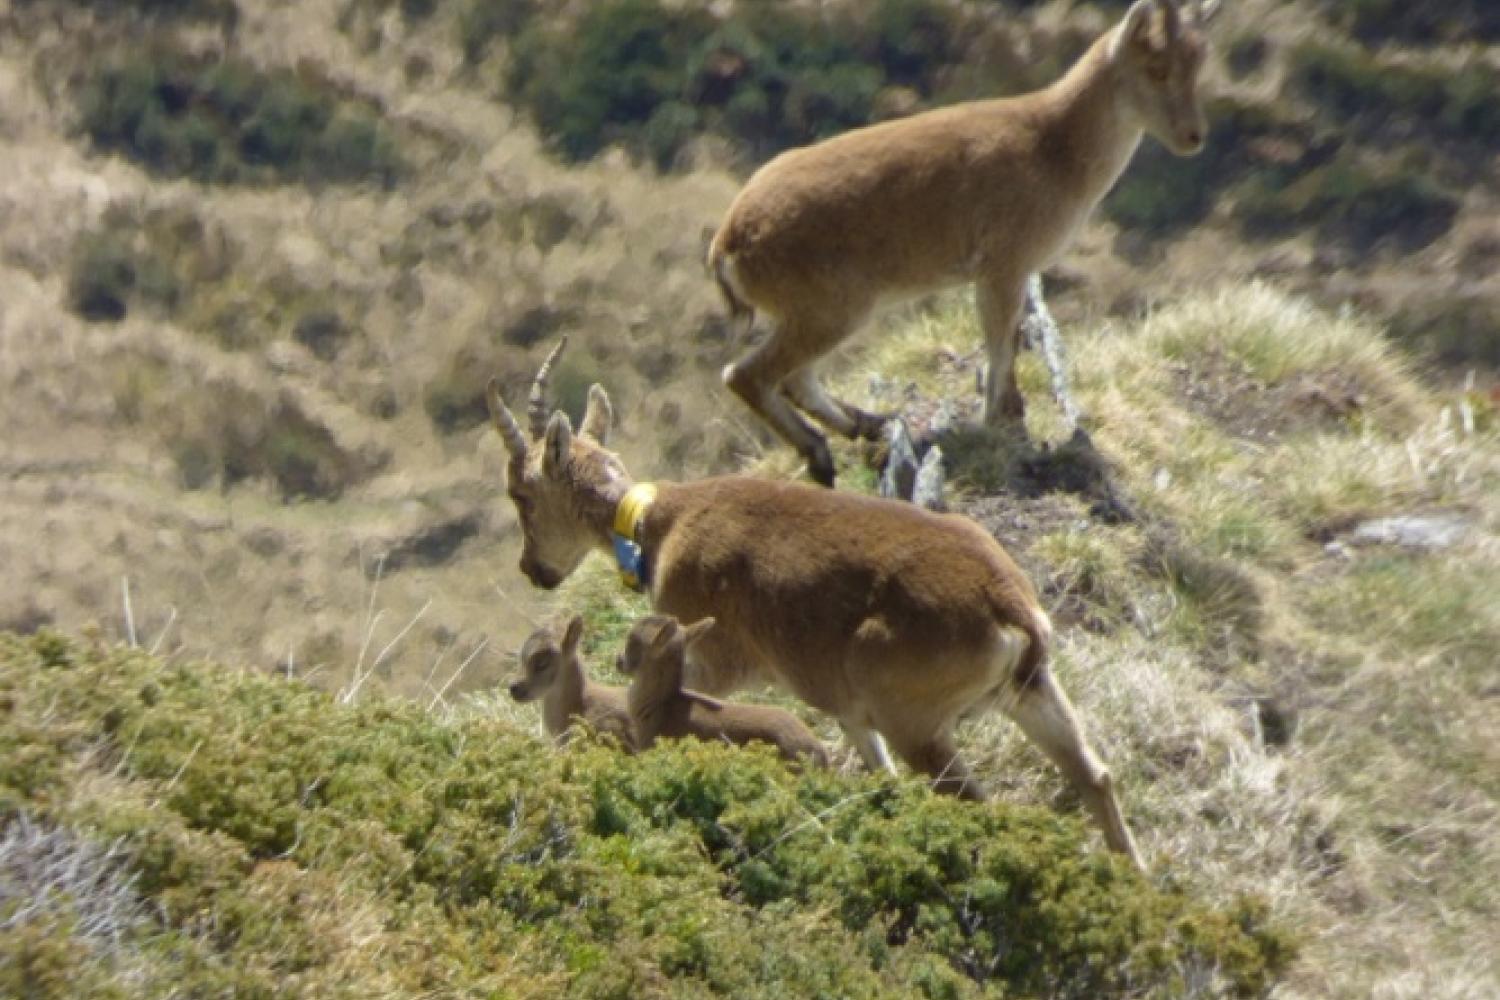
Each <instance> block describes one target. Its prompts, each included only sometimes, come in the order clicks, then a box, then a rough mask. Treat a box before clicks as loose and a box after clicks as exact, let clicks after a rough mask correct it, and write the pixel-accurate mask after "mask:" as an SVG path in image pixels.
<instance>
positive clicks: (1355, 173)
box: [1235, 155, 1459, 253]
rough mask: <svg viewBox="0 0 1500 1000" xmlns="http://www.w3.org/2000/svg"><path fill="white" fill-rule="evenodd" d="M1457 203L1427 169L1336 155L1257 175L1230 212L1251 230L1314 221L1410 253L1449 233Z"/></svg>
mask: <svg viewBox="0 0 1500 1000" xmlns="http://www.w3.org/2000/svg"><path fill="white" fill-rule="evenodd" d="M1458 208H1459V201H1458V199H1457V198H1456V197H1455V196H1453V195H1451V194H1449V193H1448V192H1447V191H1445V190H1444V189H1442V188H1441V187H1439V186H1438V185H1437V184H1436V183H1435V182H1434V181H1432V180H1430V179H1428V177H1427V176H1426V175H1425V174H1421V173H1412V172H1406V171H1402V170H1400V169H1390V168H1387V169H1372V168H1369V167H1366V166H1363V165H1362V164H1361V163H1359V162H1358V161H1357V160H1356V159H1355V158H1354V157H1353V156H1352V155H1341V156H1339V157H1337V158H1336V159H1334V160H1333V161H1332V162H1330V163H1327V164H1324V165H1322V166H1318V167H1314V168H1313V169H1311V170H1307V171H1305V172H1302V173H1300V174H1298V173H1293V172H1292V171H1290V170H1279V171H1265V172H1262V173H1259V174H1257V175H1256V176H1255V177H1254V178H1253V179H1252V180H1251V181H1250V182H1248V183H1247V184H1246V185H1244V186H1243V187H1242V188H1241V190H1240V192H1239V200H1238V202H1237V204H1236V209H1235V212H1236V215H1237V216H1238V218H1239V220H1240V222H1241V224H1242V225H1243V226H1244V228H1245V230H1246V232H1247V233H1248V234H1249V235H1251V236H1272V235H1281V234H1285V233H1287V232H1290V231H1291V230H1293V229H1295V228H1297V227H1301V226H1315V227H1316V228H1317V230H1318V232H1319V235H1320V236H1321V237H1322V238H1324V239H1327V240H1338V241H1344V242H1347V243H1349V244H1351V245H1352V246H1354V247H1356V248H1358V249H1360V250H1368V249H1371V248H1373V247H1374V246H1376V245H1377V244H1381V243H1389V244H1390V245H1392V246H1394V247H1395V248H1396V249H1397V250H1399V251H1401V252H1403V253H1411V252H1413V251H1416V250H1419V249H1421V248H1422V247H1425V246H1427V245H1428V244H1430V243H1432V242H1433V241H1434V240H1436V239H1437V238H1438V237H1440V236H1442V235H1443V234H1444V233H1446V232H1447V231H1448V230H1449V229H1450V228H1451V227H1452V225H1453V220H1454V218H1455V217H1456V216H1457V214H1458Z"/></svg>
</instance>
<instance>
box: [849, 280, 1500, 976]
mask: <svg viewBox="0 0 1500 1000" xmlns="http://www.w3.org/2000/svg"><path fill="white" fill-rule="evenodd" d="M971 317H972V313H971V312H970V311H969V310H968V308H967V306H966V304H965V303H963V302H962V301H961V300H960V301H956V302H953V303H941V304H939V305H938V306H937V307H936V308H935V309H934V310H933V311H931V312H928V313H923V314H919V315H917V316H916V317H915V318H913V319H911V320H910V321H909V322H908V323H907V324H906V325H905V326H904V327H902V328H900V329H898V330H896V331H895V332H894V333H893V335H892V336H889V337H887V338H885V339H884V340H882V341H880V342H878V343H877V344H875V345H872V347H871V348H870V350H869V351H868V353H866V354H865V355H863V356H862V357H860V358H859V359H858V362H859V364H860V368H858V369H856V370H855V371H854V372H852V373H850V374H848V375H845V376H843V377H842V379H841V383H840V384H841V388H842V389H843V390H844V391H847V392H850V393H851V394H852V395H855V396H856V397H859V398H861V399H866V400H868V399H875V398H878V394H879V392H881V391H889V389H888V385H889V384H890V383H894V384H896V385H898V386H906V385H911V386H914V387H915V389H914V393H913V395H914V396H920V395H922V394H926V393H940V394H945V395H953V394H955V393H956V394H958V395H959V396H960V397H962V396H963V395H965V394H968V395H972V394H973V392H974V390H973V382H972V374H971V373H955V371H954V366H953V363H952V358H953V356H955V355H957V356H960V357H961V356H963V355H965V354H966V353H968V352H971V351H973V350H974V349H975V348H976V347H977V339H978V338H977V331H976V330H975V328H974V326H973V322H972V318H971ZM1068 338H1069V343H1068V345H1067V347H1068V349H1069V355H1070V358H1071V359H1072V371H1071V377H1072V379H1073V382H1074V384H1075V385H1076V386H1077V389H1078V392H1079V396H1080V402H1081V403H1082V406H1083V409H1084V411H1085V413H1086V414H1087V415H1088V419H1089V423H1090V427H1091V429H1092V432H1093V436H1094V438H1095V440H1096V442H1098V444H1099V446H1100V448H1101V449H1102V450H1103V452H1104V454H1105V456H1106V457H1107V458H1108V459H1109V460H1110V461H1111V462H1112V463H1113V465H1114V468H1115V470H1116V474H1117V476H1118V478H1119V480H1120V482H1121V483H1122V484H1123V486H1124V488H1125V490H1126V492H1127V493H1128V494H1129V495H1130V496H1131V498H1132V499H1133V500H1134V502H1135V503H1136V504H1137V505H1138V507H1139V510H1140V512H1141V515H1142V517H1143V523H1142V524H1141V525H1140V526H1138V527H1131V526H1126V527H1108V526H1104V525H1100V524H1097V523H1091V522H1088V521H1087V520H1085V521H1083V522H1075V523H1064V524H1062V525H1061V526H1059V527H1056V528H1053V529H1051V530H1049V531H1047V532H1045V533H1043V534H1041V535H1040V536H1038V537H1035V538H1031V539H1028V540H1027V541H1026V551H1025V555H1024V561H1025V562H1026V563H1027V564H1028V565H1029V566H1030V567H1032V568H1033V571H1034V572H1035V573H1036V575H1037V579H1038V582H1039V583H1041V584H1043V585H1044V590H1045V591H1046V594H1047V600H1048V601H1049V602H1052V609H1053V611H1054V613H1055V614H1057V616H1058V617H1059V620H1062V621H1073V622H1078V623H1079V624H1078V625H1075V626H1070V627H1066V628H1064V630H1063V632H1062V634H1061V638H1060V641H1059V648H1058V652H1057V670H1058V673H1059V675H1060V677H1061V678H1062V680H1063V682H1064V684H1065V685H1066V687H1067V688H1068V690H1069V691H1070V692H1071V693H1072V695H1073V697H1074V699H1075V701H1076V702H1077V703H1078V705H1079V707H1080V710H1081V711H1082V712H1083V714H1084V716H1085V717H1086V719H1088V720H1089V725H1090V727H1091V730H1092V734H1093V738H1094V740H1095V742H1096V743H1097V745H1098V747H1099V749H1100V750H1101V752H1102V753H1103V754H1104V756H1105V757H1106V758H1107V759H1108V760H1109V761H1110V762H1111V763H1112V766H1113V768H1114V770H1115V772H1116V774H1117V775H1118V776H1119V777H1120V779H1121V782H1122V787H1123V789H1124V795H1125V801H1126V807H1127V811H1128V813H1129V814H1130V816H1131V817H1132V820H1133V822H1134V824H1135V826H1136V828H1137V833H1138V835H1139V836H1140V839H1141V843H1142V848H1143V851H1144V852H1145V854H1146V855H1147V857H1148V858H1151V859H1153V860H1152V863H1153V864H1154V866H1155V872H1156V876H1157V877H1158V878H1160V879H1164V880H1169V881H1174V882H1181V883H1184V884H1187V885H1190V886H1192V887H1193V889H1194V890H1195V891H1198V892H1203V893H1206V894H1208V895H1210V896H1219V895H1220V894H1233V893H1235V892H1243V891H1255V890H1258V891H1261V892H1263V893H1265V894H1266V896H1267V897H1268V898H1270V899H1271V900H1272V901H1273V904H1274V906H1275V907H1276V909H1277V911H1278V912H1280V913H1281V914H1283V915H1284V916H1286V917H1287V918H1288V919H1290V920H1292V921H1293V922H1294V923H1295V924H1296V925H1298V926H1299V927H1300V928H1301V929H1302V931H1303V932H1304V933H1305V934H1306V936H1307V938H1308V940H1309V941H1310V945H1309V948H1308V951H1307V953H1306V955H1305V956H1304V958H1303V960H1302V961H1301V962H1300V964H1299V965H1298V967H1297V969H1296V970H1295V972H1294V974H1293V976H1292V977H1291V979H1290V981H1289V982H1288V983H1286V984H1284V985H1283V986H1282V987H1281V988H1280V990H1279V992H1280V994H1281V995H1285V996H1288V997H1303V996H1306V997H1313V996H1335V997H1349V998H1355V997H1369V996H1380V997H1418V996H1435V997H1453V998H1457V997H1466V996H1475V995H1481V994H1487V993H1489V992H1492V991H1494V990H1496V989H1500V965H1497V964H1496V962H1495V960H1494V958H1493V957H1492V956H1488V953H1487V952H1485V951H1482V950H1476V948H1475V943H1476V942H1478V941H1480V940H1483V939H1485V937H1486V936H1487V934H1488V933H1489V929H1490V928H1492V927H1493V921H1494V915H1495V913H1496V912H1497V911H1500V883H1497V882H1496V879H1495V877H1494V873H1495V872H1496V871H1500V836H1497V834H1496V830H1497V829H1500V826H1497V820H1500V805H1497V796H1500V786H1497V784H1496V781H1495V778H1494V775H1495V774H1500V767H1497V764H1500V757H1497V752H1496V749H1495V743H1494V738H1493V734H1494V733H1495V732H1497V731H1500V705H1497V701H1496V689H1495V679H1494V662H1495V661H1494V650H1495V649H1497V648H1500V615H1497V611H1496V607H1497V605H1496V603H1495V601H1494V600H1493V595H1494V594H1495V593H1496V592H1497V588H1500V542H1497V538H1496V534H1495V532H1496V528H1497V525H1500V505H1497V501H1496V497H1497V496H1500V433H1497V430H1500V428H1497V427H1496V426H1495V424H1494V422H1493V421H1491V420H1489V419H1488V417H1487V416H1485V414H1484V412H1483V411H1482V409H1481V411H1480V412H1479V416H1478V417H1477V418H1475V419H1472V421H1471V422H1473V424H1474V427H1473V430H1467V429H1466V422H1465V417H1464V416H1463V414H1462V412H1461V411H1462V408H1463V406H1464V405H1466V400H1465V399H1464V398H1459V397H1455V396H1452V395H1446V394H1437V393H1434V392H1433V391H1432V390H1430V389H1428V388H1426V387H1424V386H1422V385H1421V384H1420V383H1418V382H1417V381H1416V380H1415V379H1414V378H1413V377H1412V375H1411V374H1410V372H1409V370H1408V368H1407V366H1406V364H1405V363H1404V362H1403V361H1402V359H1401V358H1400V357H1399V356H1398V355H1397V354H1396V353H1395V352H1394V351H1393V350H1392V349H1391V347H1390V346H1389V345H1388V344H1387V343H1386V342H1385V341H1384V339H1383V338H1382V336H1381V334H1380V331H1379V330H1378V328H1376V327H1375V326H1374V325H1373V324H1371V323H1369V322H1368V321H1365V320H1362V319H1360V318H1359V317H1357V316H1353V315H1348V314H1344V315H1330V314H1327V313H1324V312H1322V311H1319V310H1317V309H1314V308H1312V307H1310V306H1308V305H1307V304H1306V303H1305V302H1302V301H1300V300H1296V299H1292V298H1288V297H1287V296H1285V295H1284V294H1282V293H1279V292H1277V291H1275V290H1273V289H1271V288H1269V287H1265V286H1259V285H1253V286H1247V287H1241V288H1226V289H1223V290H1220V291H1217V292H1214V293H1211V294H1208V295H1204V296H1199V297H1193V298H1190V299H1187V300H1184V301H1183V302H1182V303H1180V304H1177V305H1173V306H1168V307H1164V308H1162V309H1160V310H1158V311H1156V312H1154V313H1153V314H1151V315H1150V316H1148V317H1147V318H1146V319H1145V320H1144V321H1142V322H1141V323H1139V324H1133V325H1128V326H1125V325H1112V326H1110V327H1107V328H1103V329H1099V330H1095V331H1092V332H1083V331H1078V332H1073V331H1070V332H1069V334H1068ZM865 365H868V366H869V368H870V369H872V370H875V371H878V372H881V373H882V374H883V375H884V376H885V378H886V380H887V383H886V384H885V385H882V384H878V383H877V384H876V385H875V387H874V389H873V390H872V389H871V388H870V380H869V378H868V377H864V376H862V375H861V374H859V372H861V371H863V370H864V366H865ZM1026 373H1027V370H1024V369H1023V374H1026ZM1027 382H1028V388H1027V391H1028V397H1029V398H1030V399H1031V400H1032V401H1033V404H1032V406H1031V412H1030V414H1029V423H1030V429H1031V433H1032V435H1033V436H1034V437H1036V436H1040V437H1042V438H1044V439H1045V438H1046V437H1047V436H1048V435H1049V434H1052V435H1054V436H1055V435H1056V434H1057V433H1058V432H1057V430H1056V428H1057V427H1058V426H1059V425H1058V424H1057V423H1056V420H1057V417H1056V413H1055V411H1054V408H1053V407H1051V406H1049V405H1048V404H1047V403H1046V402H1045V401H1044V400H1045V393H1046V391H1047V389H1046V385H1045V381H1044V379H1043V378H1042V377H1041V373H1040V372H1039V371H1038V370H1037V369H1036V368H1035V367H1031V368H1030V369H1029V376H1028V378H1027ZM1226 386H1232V387H1233V388H1234V389H1235V391H1234V392H1232V393H1229V394H1228V395H1227V396H1215V395H1212V394H1211V393H1206V392H1205V391H1204V389H1205V387H1218V388H1224V387H1226ZM861 392H863V393H865V395H863V396H861V395H860V394H861ZM957 405H959V406H960V407H962V406H963V405H965V404H964V402H963V401H962V399H960V401H959V402H958V404H957ZM1472 416H1473V415H1472V413H1471V418H1472ZM1054 439H1055V437H1054ZM1011 500H1012V502H1013V503H1014V504H1016V505H1017V508H1016V509H1017V510H1032V509H1033V508H1032V507H1031V506H1028V505H1029V504H1032V503H1033V502H1032V501H1027V500H1025V499H1024V498H1021V497H1012V498H1011ZM959 502H960V506H961V507H962V506H963V504H964V501H963V499H962V498H961V497H960V500H959ZM976 509H978V508H976ZM985 509H988V508H985ZM1433 509H1439V510H1454V511H1460V512H1463V513H1465V514H1466V515H1467V516H1468V518H1469V524H1470V528H1469V530H1468V532H1467V535H1466V537H1465V539H1464V540H1463V541H1462V542H1461V543H1460V544H1459V545H1457V546H1456V547H1454V548H1449V549H1444V550H1442V551H1434V552H1424V551H1416V550H1401V549H1396V548H1393V547H1390V546H1373V547H1361V546H1355V545H1353V544H1350V543H1347V542H1345V541H1343V540H1342V539H1344V537H1345V533H1346V532H1347V531H1348V530H1349V529H1350V528H1351V527H1352V525H1353V523H1354V522H1355V521H1357V520H1359V519H1361V518H1368V517H1371V516H1376V515H1389V514H1398V513H1402V512H1410V511H1419V512H1420V511H1427V510H1433ZM1080 604H1082V605H1083V608H1082V611H1081V612H1080V608H1079V605H1080ZM962 737H963V744H964V746H965V747H966V748H967V749H968V752H969V753H970V754H971V755H972V756H973V757H974V758H975V760H976V762H977V764H978V767H979V770H980V771H981V773H983V774H986V775H988V776H989V778H990V779H991V780H992V782H993V783H994V784H995V785H996V786H997V787H998V788H999V789H1000V790H1001V794H1003V795H1005V796H1006V797H1008V798H1011V799H1017V800H1022V801H1035V802H1045V803H1052V804H1055V805H1057V806H1059V807H1060V808H1064V809H1067V808H1074V807H1076V804H1075V803H1072V802H1071V801H1070V800H1071V795H1070V794H1069V793H1067V792H1065V790H1064V789H1063V786H1062V784H1061V783H1060V781H1059V780H1058V778H1057V776H1056V774H1055V773H1054V772H1053V771H1052V769H1051V768H1050V767H1049V766H1048V765H1047V764H1046V763H1045V761H1044V760H1043V759H1042V758H1041V757H1040V755H1039V754H1038V753H1037V752H1036V751H1035V750H1034V749H1032V748H1031V747H1030V746H1029V745H1027V744H1026V743H1025V741H1024V739H1023V738H1022V737H1021V736H1020V734H1019V733H1018V732H1017V731H1016V730H1015V728H1014V727H1013V726H1011V725H1010V724H1009V723H1007V722H1005V721H1004V720H1003V719H1000V718H998V717H994V718H987V719H984V720H980V721H976V722H973V723H971V724H970V725H969V726H968V727H967V728H966V729H965V730H964V731H963V734H962Z"/></svg>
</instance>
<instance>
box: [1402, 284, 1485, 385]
mask: <svg viewBox="0 0 1500 1000" xmlns="http://www.w3.org/2000/svg"><path fill="white" fill-rule="evenodd" d="M1391 337H1392V339H1393V340H1395V341H1397V342H1398V343H1401V344H1404V345H1408V346H1411V347H1413V348H1416V349H1417V350H1418V351H1419V353H1420V354H1421V355H1422V356H1424V357H1427V358H1433V359H1436V360H1437V362H1438V363H1439V364H1441V365H1444V366H1446V367H1449V368H1451V369H1462V368H1464V367H1468V366H1473V365H1475V364H1479V365H1484V366H1487V367H1490V368H1500V307H1497V306H1496V305H1495V303H1494V302H1493V301H1491V300H1490V299H1488V298H1485V297H1484V296H1479V295H1473V296H1463V297H1457V298H1447V297H1442V298H1436V299H1432V300H1428V301H1425V302H1419V303H1416V304H1414V305H1411V306H1408V307H1406V308H1405V309H1403V310H1401V311H1400V312H1398V313H1397V314H1396V315H1395V316H1394V317H1393V318H1392V319H1391Z"/></svg>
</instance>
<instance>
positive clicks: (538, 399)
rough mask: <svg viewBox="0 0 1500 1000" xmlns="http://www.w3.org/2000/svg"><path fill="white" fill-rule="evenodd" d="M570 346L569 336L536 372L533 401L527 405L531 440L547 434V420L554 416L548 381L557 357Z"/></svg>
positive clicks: (555, 348) (533, 384)
mask: <svg viewBox="0 0 1500 1000" xmlns="http://www.w3.org/2000/svg"><path fill="white" fill-rule="evenodd" d="M567 346H568V336H567V334H563V338H562V339H561V340H559V341H558V342H557V346H556V347H554V348H552V353H551V354H549V355H547V360H546V361H543V362H542V367H540V368H538V369H537V370H536V380H535V381H533V382H532V383H531V400H530V402H528V403H527V405H526V420H527V423H529V424H530V425H531V438H532V440H533V441H535V440H537V439H539V438H540V437H541V436H542V435H543V434H545V433H546V432H547V418H548V417H549V416H551V415H552V412H551V410H550V409H549V408H548V406H547V379H548V378H549V377H551V375H552V364H553V362H555V361H556V360H557V356H558V355H559V354H561V353H562V350H563V348H564V347H567Z"/></svg>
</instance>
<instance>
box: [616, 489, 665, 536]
mask: <svg viewBox="0 0 1500 1000" xmlns="http://www.w3.org/2000/svg"><path fill="white" fill-rule="evenodd" d="M655 502H656V485H655V484H654V483H637V484H636V485H634V486H632V487H630V489H629V490H627V491H626V492H625V495H624V496H623V497H621V498H620V505H619V506H618V507H616V508H615V524H614V532H615V534H617V535H619V536H620V537H622V538H626V539H629V540H630V541H632V542H639V541H640V538H639V537H638V536H639V534H640V530H641V522H642V521H644V520H645V519H646V511H648V510H650V509H651V505H652V504H653V503H655Z"/></svg>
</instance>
